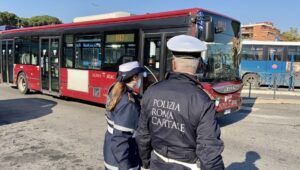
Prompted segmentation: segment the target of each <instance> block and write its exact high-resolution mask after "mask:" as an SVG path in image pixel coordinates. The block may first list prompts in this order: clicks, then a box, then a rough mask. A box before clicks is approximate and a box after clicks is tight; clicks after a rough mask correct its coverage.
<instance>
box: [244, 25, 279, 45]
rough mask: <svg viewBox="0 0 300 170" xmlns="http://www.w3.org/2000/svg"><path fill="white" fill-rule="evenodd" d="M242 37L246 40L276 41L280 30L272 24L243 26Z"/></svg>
mask: <svg viewBox="0 0 300 170" xmlns="http://www.w3.org/2000/svg"><path fill="white" fill-rule="evenodd" d="M242 37H243V39H246V40H257V41H276V40H278V38H279V37H280V30H279V29H277V28H276V27H275V26H274V24H273V23H272V22H260V23H256V24H247V25H242Z"/></svg>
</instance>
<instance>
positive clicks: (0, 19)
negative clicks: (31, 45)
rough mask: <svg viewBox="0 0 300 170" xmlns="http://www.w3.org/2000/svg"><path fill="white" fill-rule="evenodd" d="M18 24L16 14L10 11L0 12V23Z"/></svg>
mask: <svg viewBox="0 0 300 170" xmlns="http://www.w3.org/2000/svg"><path fill="white" fill-rule="evenodd" d="M17 24H18V16H17V15H16V14H14V13H10V12H7V11H5V12H0V25H11V26H16V25H17Z"/></svg>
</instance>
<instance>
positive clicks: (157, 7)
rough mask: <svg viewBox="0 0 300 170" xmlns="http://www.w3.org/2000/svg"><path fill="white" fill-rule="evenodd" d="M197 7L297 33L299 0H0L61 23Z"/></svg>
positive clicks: (5, 7)
mask: <svg viewBox="0 0 300 170" xmlns="http://www.w3.org/2000/svg"><path fill="white" fill-rule="evenodd" d="M193 7H200V8H205V9H208V10H211V11H214V12H218V13H221V14H225V15H227V16H230V17H233V18H236V19H238V20H239V21H241V23H242V24H249V23H256V22H262V21H272V22H273V23H274V24H275V26H276V27H277V28H279V29H280V30H281V31H288V30H289V28H290V27H296V28H298V30H299V32H300V8H299V7H300V1H299V0H0V11H1V12H2V11H9V12H13V13H15V14H17V15H18V16H20V17H32V16H36V15H51V16H55V17H58V18H59V19H61V20H62V21H63V22H64V23H68V22H72V20H73V18H75V17H78V16H88V15H96V14H101V13H108V12H114V11H127V12H130V13H133V14H143V13H151V12H161V11H169V10H176V9H185V8H193Z"/></svg>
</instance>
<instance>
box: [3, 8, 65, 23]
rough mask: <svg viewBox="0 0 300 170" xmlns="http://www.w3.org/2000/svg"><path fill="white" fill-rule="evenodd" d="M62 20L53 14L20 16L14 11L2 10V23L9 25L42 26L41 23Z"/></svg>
mask: <svg viewBox="0 0 300 170" xmlns="http://www.w3.org/2000/svg"><path fill="white" fill-rule="evenodd" d="M61 23H62V22H61V21H60V20H59V19H58V18H56V17H53V16H49V15H42V16H34V17H31V18H22V17H18V16H17V15H16V14H14V13H10V12H7V11H5V12H0V25H9V26H17V27H21V26H22V27H31V26H41V25H51V24H61Z"/></svg>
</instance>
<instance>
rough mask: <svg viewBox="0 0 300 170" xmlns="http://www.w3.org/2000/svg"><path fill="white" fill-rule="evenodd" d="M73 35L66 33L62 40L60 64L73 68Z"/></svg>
mask: <svg viewBox="0 0 300 170" xmlns="http://www.w3.org/2000/svg"><path fill="white" fill-rule="evenodd" d="M73 61H74V36H73V35H66V36H65V37H64V42H63V60H62V62H63V63H62V65H63V67H66V68H73V66H74V63H73Z"/></svg>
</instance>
